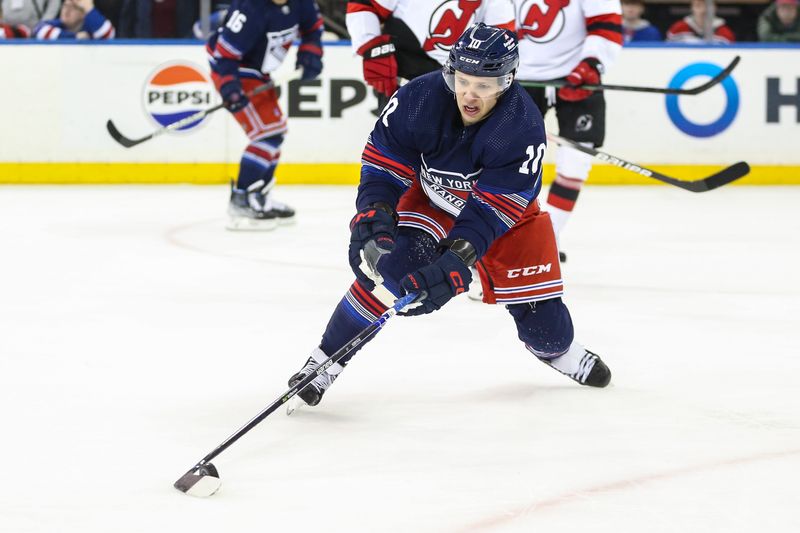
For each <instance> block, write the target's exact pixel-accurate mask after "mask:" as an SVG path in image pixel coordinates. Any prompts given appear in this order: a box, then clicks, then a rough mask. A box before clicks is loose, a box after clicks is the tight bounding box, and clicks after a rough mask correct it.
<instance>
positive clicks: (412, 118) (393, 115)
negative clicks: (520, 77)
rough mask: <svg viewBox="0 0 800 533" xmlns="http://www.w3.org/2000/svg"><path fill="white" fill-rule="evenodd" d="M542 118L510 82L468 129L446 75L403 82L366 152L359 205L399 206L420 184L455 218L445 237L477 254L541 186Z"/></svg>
mask: <svg viewBox="0 0 800 533" xmlns="http://www.w3.org/2000/svg"><path fill="white" fill-rule="evenodd" d="M545 147H546V138H545V131H544V121H543V119H542V115H541V113H540V112H539V110H538V108H537V107H536V105H535V104H534V103H533V100H531V98H530V96H529V95H528V94H527V93H526V92H525V90H524V89H522V87H521V86H520V85H519V84H518V83H516V82H515V83H513V84H512V85H511V87H510V88H509V89H508V91H506V92H505V94H503V95H502V96H501V97H500V100H499V101H498V102H497V105H496V106H495V107H494V109H493V110H492V112H491V114H490V115H489V116H488V117H487V118H486V119H484V120H482V121H481V122H479V123H477V124H474V125H471V126H464V123H463V121H462V119H461V114H460V113H459V109H458V106H457V104H456V101H455V96H454V95H453V93H451V92H450V91H449V90H448V89H447V86H446V84H445V82H444V79H443V77H442V74H441V72H431V73H430V74H426V75H424V76H420V77H419V78H416V79H414V80H412V81H410V82H409V83H408V84H406V85H405V86H403V87H401V88H400V89H399V90H398V91H397V92H396V93H395V94H394V96H392V98H391V99H390V100H389V103H388V104H386V107H385V108H384V110H383V112H382V113H381V116H380V117H379V118H378V121H377V123H376V124H375V128H374V129H373V130H372V133H371V134H370V137H369V140H368V141H367V146H366V148H365V149H364V153H363V156H362V160H361V162H362V167H361V183H360V185H359V192H358V199H357V201H356V204H357V207H358V208H359V209H361V208H363V207H366V206H368V205H369V204H371V203H373V202H377V201H383V202H387V203H388V204H389V205H392V206H396V205H397V202H398V200H399V198H400V196H401V195H402V194H403V192H404V191H405V190H407V189H408V188H409V187H411V186H412V184H413V183H414V181H419V183H420V185H421V187H422V190H423V191H424V192H425V194H426V195H427V197H428V199H429V200H430V202H431V204H432V205H433V206H435V207H437V208H439V209H441V210H443V211H445V212H447V213H448V214H449V215H450V216H452V217H454V218H455V224H454V226H453V228H452V230H451V231H450V233H449V234H448V236H449V237H451V238H462V239H467V240H468V241H469V242H471V243H472V244H473V246H475V249H476V250H477V252H478V257H481V256H483V254H485V253H486V251H487V249H488V248H489V246H490V245H491V244H492V242H494V241H495V240H496V239H497V238H499V237H500V236H501V235H503V234H504V233H505V232H506V231H508V230H509V229H510V228H511V227H513V226H514V224H516V223H517V221H519V220H520V218H521V217H522V215H523V213H524V212H525V210H526V209H527V207H528V204H529V203H530V202H532V201H533V200H534V198H536V196H537V195H538V194H539V191H540V189H541V185H542V158H543V156H544V151H545Z"/></svg>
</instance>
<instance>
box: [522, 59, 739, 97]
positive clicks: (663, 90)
mask: <svg viewBox="0 0 800 533" xmlns="http://www.w3.org/2000/svg"><path fill="white" fill-rule="evenodd" d="M739 59H740V57H739V56H736V57H734V58H733V61H731V63H730V65H728V66H727V67H725V68H724V69H723V70H722V71H720V73H719V74H717V75H716V76H714V77H713V78H711V79H710V80H708V81H707V82H705V83H703V84H701V85H698V86H697V87H692V88H691V89H675V88H672V87H639V86H635V85H606V84H604V83H603V84H600V85H581V86H580V88H581V89H586V90H588V91H635V92H640V93H659V94H684V95H694V94H700V93H702V92H703V91H707V90H708V89H710V88H711V87H713V86H714V85H716V84H718V83H719V82H721V81H722V80H724V79H725V78H727V77H728V76H729V75H730V73H731V72H732V71H733V69H735V68H736V65H738V64H739ZM519 83H520V85H522V86H523V87H565V86H566V85H567V82H566V80H553V81H520V82H519Z"/></svg>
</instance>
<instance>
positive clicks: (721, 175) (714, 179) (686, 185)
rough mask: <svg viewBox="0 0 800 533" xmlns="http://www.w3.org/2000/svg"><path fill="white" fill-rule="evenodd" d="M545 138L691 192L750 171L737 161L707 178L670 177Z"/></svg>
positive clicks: (572, 143) (555, 138)
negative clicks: (682, 178)
mask: <svg viewBox="0 0 800 533" xmlns="http://www.w3.org/2000/svg"><path fill="white" fill-rule="evenodd" d="M547 138H548V139H550V140H551V141H553V142H554V143H556V144H559V145H561V146H570V147H572V148H574V149H576V150H578V151H580V152H583V153H584V154H589V155H591V156H594V157H596V158H597V159H599V160H601V161H605V162H606V163H610V164H612V165H616V166H618V167H620V168H624V169H625V170H630V171H631V172H636V173H637V174H639V175H641V176H645V177H647V178H653V179H656V180H658V181H662V182H664V183H668V184H670V185H674V186H675V187H679V188H681V189H683V190H686V191H691V192H706V191H710V190H712V189H716V188H717V187H722V186H723V185H727V184H728V183H730V182H732V181H736V180H738V179H739V178H741V177H743V176H746V175H747V174H748V173H749V172H750V165H748V164H747V163H745V162H744V161H739V162H738V163H735V164H733V165H731V166H729V167H726V168H723V169H722V170H720V171H719V172H717V173H716V174H712V175H711V176H708V177H707V178H703V179H699V180H692V181H685V180H679V179H677V178H671V177H669V176H665V175H664V174H661V173H659V172H656V171H655V170H651V169H649V168H645V167H643V166H640V165H637V164H635V163H631V162H630V161H625V160H624V159H620V158H619V157H616V156H613V155H610V154H607V153H605V152H601V151H599V150H595V149H594V148H589V147H588V146H583V145H582V144H580V143H577V142H575V141H571V140H569V139H565V138H563V137H559V136H558V135H553V134H552V133H548V134H547Z"/></svg>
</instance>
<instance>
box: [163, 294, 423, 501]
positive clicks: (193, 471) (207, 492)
mask: <svg viewBox="0 0 800 533" xmlns="http://www.w3.org/2000/svg"><path fill="white" fill-rule="evenodd" d="M416 297H417V294H416V293H409V294H407V295H405V296H403V297H402V298H399V299H398V300H397V301H395V303H394V305H393V306H392V307H390V308H389V309H387V310H386V311H385V312H384V313H383V314H382V315H381V316H379V317H378V318H377V320H375V322H373V323H372V324H370V325H369V326H367V327H366V328H364V329H363V330H362V331H361V332H360V333H359V334H358V335H356V336H355V337H353V338H352V339H351V340H350V342H348V343H347V344H345V345H344V346H342V347H341V348H339V349H338V350H337V351H336V353H334V354H333V355H331V356H330V357H328V358H327V359H325V360H324V361H323V362H322V363H320V364H319V366H317V368H316V369H315V370H314V371H313V372H311V373H310V374H309V375H307V376H306V377H305V378H303V379H302V380H300V381H299V382H298V383H297V384H296V385H295V386H294V387H292V388H291V389H289V390H288V391H286V392H284V393H283V394H282V395H281V396H280V397H279V398H278V399H276V400H275V401H274V402H272V403H271V404H269V405H268V406H267V407H266V408H264V410H263V411H261V412H260V413H258V414H257V415H256V416H255V417H253V419H252V420H250V422H248V423H247V424H245V425H244V426H242V427H241V428H240V429H239V430H238V431H237V432H236V433H234V434H233V435H231V436H230V437H228V438H227V439H225V441H224V442H223V443H222V444H220V445H219V446H217V447H216V448H214V450H213V451H212V452H211V453H209V454H208V455H206V456H205V457H203V458H202V459H201V460H200V461H199V462H198V463H197V464H196V465H194V466H193V467H192V468H190V469H189V470H188V471H187V472H186V473H185V474H184V475H182V476H181V477H180V479H178V481H176V482H175V483H174V487H175V488H176V489H178V490H179V491H181V492H183V493H185V494H189V495H191V496H198V497H208V496H211V495H213V494H214V493H215V492H217V490H219V487H220V485H222V481H220V479H219V473H218V471H217V468H216V467H215V466H214V465H213V464H211V460H212V459H214V458H215V457H216V456H218V455H219V454H220V453H222V452H223V451H225V450H226V449H227V448H228V447H229V446H230V445H231V444H233V443H234V442H236V441H237V440H239V439H240V438H241V437H242V436H244V434H245V433H247V432H248V431H250V430H251V429H253V428H254V427H256V425H258V424H259V423H260V422H261V421H262V420H264V419H265V418H267V417H268V416H269V415H270V414H272V413H273V412H275V410H276V409H278V408H279V407H280V406H281V405H283V404H285V403H286V402H288V401H289V400H290V399H292V398H293V397H294V395H295V394H297V393H298V392H300V391H301V390H303V389H304V388H305V387H306V386H307V385H308V384H309V383H311V382H312V381H314V378H316V377H317V376H318V375H320V374H322V373H323V372H324V371H325V370H327V369H328V368H330V366H331V365H333V364H334V363H336V362H338V361H339V360H340V359H342V358H343V357H345V356H346V355H348V354H349V353H351V352H352V351H353V350H355V349H356V348H357V347H359V346H360V345H362V344H363V343H364V342H366V341H367V340H368V339H369V338H370V337H372V336H373V335H375V334H376V333H377V332H378V331H379V330H380V329H381V328H382V327H383V326H384V324H385V323H386V321H387V320H389V319H390V318H391V317H393V316H394V315H396V314H397V313H398V312H399V311H401V310H402V309H403V308H404V307H406V306H407V305H409V304H410V303H411V302H413V301H414V299H416Z"/></svg>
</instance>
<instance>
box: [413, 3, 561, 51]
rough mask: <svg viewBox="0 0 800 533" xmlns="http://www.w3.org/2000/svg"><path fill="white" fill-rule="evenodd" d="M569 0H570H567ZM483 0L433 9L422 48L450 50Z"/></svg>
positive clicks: (472, 18)
mask: <svg viewBox="0 0 800 533" xmlns="http://www.w3.org/2000/svg"><path fill="white" fill-rule="evenodd" d="M566 1H569V0H566ZM479 7H481V0H446V1H445V2H442V4H441V5H440V6H439V7H437V8H436V9H434V10H433V15H431V20H430V22H429V23H428V35H429V37H428V38H427V39H425V43H424V44H423V45H422V49H423V50H425V51H426V52H430V51H431V50H433V49H434V48H438V49H439V50H445V51H447V50H450V47H452V46H453V45H454V44H455V43H456V41H457V40H458V38H459V37H461V34H462V33H464V31H465V30H466V29H467V27H469V25H470V24H472V22H473V21H474V20H475V12H476V11H478V8H479Z"/></svg>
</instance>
